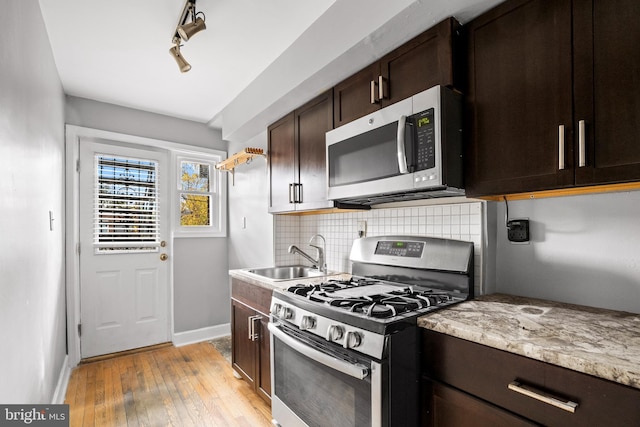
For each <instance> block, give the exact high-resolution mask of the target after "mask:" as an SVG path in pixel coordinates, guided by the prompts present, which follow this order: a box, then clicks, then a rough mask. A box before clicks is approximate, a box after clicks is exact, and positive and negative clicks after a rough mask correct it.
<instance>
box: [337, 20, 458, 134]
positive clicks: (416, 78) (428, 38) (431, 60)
mask: <svg viewBox="0 0 640 427" xmlns="http://www.w3.org/2000/svg"><path fill="white" fill-rule="evenodd" d="M458 28H459V24H458V23H457V21H456V20H455V19H453V18H448V19H446V20H444V21H442V22H440V23H439V24H437V25H436V26H434V27H432V28H430V29H429V30H427V31H425V32H424V33H422V34H421V35H419V36H417V37H415V38H414V39H412V40H410V41H409V42H407V43H405V44H404V45H402V46H400V47H399V48H397V49H395V50H394V51H392V52H390V53H389V54H387V55H386V56H384V57H383V58H382V59H380V60H379V61H377V62H375V63H373V64H371V65H370V66H368V67H367V68H365V69H363V70H361V71H359V72H358V73H356V74H354V75H353V76H351V77H349V78H347V79H346V80H344V81H342V82H341V83H339V84H337V85H336V86H335V87H334V124H335V126H336V127H338V126H341V125H343V124H345V123H348V122H350V121H353V120H355V119H357V118H359V117H362V116H365V115H367V114H369V113H372V112H374V111H376V110H378V109H380V108H383V107H386V106H387V105H390V104H393V103H395V102H398V101H401V100H403V99H405V98H408V97H410V96H412V95H415V94H416V93H418V92H422V91H423V90H426V89H429V88H430V87H433V86H436V85H443V86H449V87H455V81H454V68H455V67H454V51H455V46H454V45H455V44H456V43H455V40H456V39H457V37H456V34H457V31H458Z"/></svg>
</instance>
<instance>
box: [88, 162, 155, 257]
mask: <svg viewBox="0 0 640 427" xmlns="http://www.w3.org/2000/svg"><path fill="white" fill-rule="evenodd" d="M95 171H96V173H95V185H94V209H93V218H94V219H93V243H94V248H95V252H96V253H103V254H106V253H123V252H140V251H142V252H155V251H157V250H158V246H157V245H158V243H159V239H160V233H159V230H160V220H161V218H160V215H159V212H158V163H157V162H156V161H153V160H145V159H133V158H125V157H114V156H112V155H103V154H96V155H95Z"/></svg>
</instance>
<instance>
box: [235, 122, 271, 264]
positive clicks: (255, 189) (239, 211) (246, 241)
mask: <svg viewBox="0 0 640 427" xmlns="http://www.w3.org/2000/svg"><path fill="white" fill-rule="evenodd" d="M245 147H254V148H262V149H263V150H264V151H265V152H266V151H267V133H266V130H265V131H264V132H262V133H261V134H259V135H258V136H256V137H254V138H252V139H250V140H249V141H246V142H244V143H241V144H238V143H229V149H228V153H229V155H231V154H233V153H236V152H238V151H240V150H242V149H243V148H245ZM227 183H228V191H227V194H228V195H229V215H228V223H229V268H231V269H236V268H247V267H267V266H271V265H274V264H273V263H274V256H273V239H274V237H273V233H274V229H273V216H272V215H270V214H269V213H267V206H268V194H269V182H268V180H267V161H266V159H261V158H255V159H254V160H253V161H252V162H251V163H250V164H244V165H240V166H238V167H237V168H236V171H235V185H234V184H233V180H232V178H231V177H229V179H228V180H227ZM243 218H244V220H243Z"/></svg>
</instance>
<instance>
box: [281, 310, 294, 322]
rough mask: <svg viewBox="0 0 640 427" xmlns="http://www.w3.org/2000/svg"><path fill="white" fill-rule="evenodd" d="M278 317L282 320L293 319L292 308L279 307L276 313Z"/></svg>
mask: <svg viewBox="0 0 640 427" xmlns="http://www.w3.org/2000/svg"><path fill="white" fill-rule="evenodd" d="M278 317H279V318H281V319H282V320H290V319H293V310H292V309H291V308H289V307H281V308H280V311H279V313H278Z"/></svg>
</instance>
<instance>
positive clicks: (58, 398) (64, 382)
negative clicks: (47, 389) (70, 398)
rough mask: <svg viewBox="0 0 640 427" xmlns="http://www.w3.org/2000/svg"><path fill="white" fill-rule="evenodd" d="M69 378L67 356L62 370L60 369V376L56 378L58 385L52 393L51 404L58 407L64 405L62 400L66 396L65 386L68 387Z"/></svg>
mask: <svg viewBox="0 0 640 427" xmlns="http://www.w3.org/2000/svg"><path fill="white" fill-rule="evenodd" d="M69 378H71V368H70V367H69V355H66V356H65V357H64V361H63V362H62V369H60V375H59V376H58V384H57V385H56V389H55V391H54V392H53V399H52V402H51V403H52V404H54V405H59V404H61V403H64V398H65V396H66V395H67V386H68V385H69Z"/></svg>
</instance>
